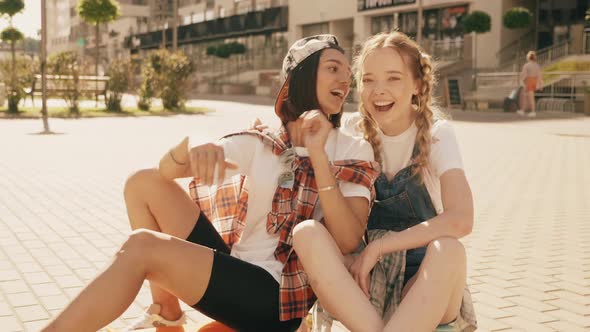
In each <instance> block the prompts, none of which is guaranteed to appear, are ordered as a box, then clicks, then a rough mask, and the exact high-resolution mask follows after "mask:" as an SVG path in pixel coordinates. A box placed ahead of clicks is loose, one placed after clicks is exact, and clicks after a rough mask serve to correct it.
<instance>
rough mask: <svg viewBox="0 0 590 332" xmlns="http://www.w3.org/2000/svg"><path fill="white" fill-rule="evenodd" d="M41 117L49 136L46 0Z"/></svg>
mask: <svg viewBox="0 0 590 332" xmlns="http://www.w3.org/2000/svg"><path fill="white" fill-rule="evenodd" d="M41 94H42V97H41V98H42V101H41V115H42V118H43V133H44V134H49V133H51V131H50V130H49V119H48V115H47V7H46V0H41Z"/></svg>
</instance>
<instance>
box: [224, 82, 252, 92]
mask: <svg viewBox="0 0 590 332" xmlns="http://www.w3.org/2000/svg"><path fill="white" fill-rule="evenodd" d="M221 93H223V94H224V95H253V94H255V93H256V87H254V86H251V85H247V84H232V83H227V84H223V85H222V86H221Z"/></svg>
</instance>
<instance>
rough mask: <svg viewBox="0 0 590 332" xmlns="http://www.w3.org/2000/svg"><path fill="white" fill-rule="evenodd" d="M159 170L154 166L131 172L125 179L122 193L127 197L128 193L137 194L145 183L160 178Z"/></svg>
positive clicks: (141, 190)
mask: <svg viewBox="0 0 590 332" xmlns="http://www.w3.org/2000/svg"><path fill="white" fill-rule="evenodd" d="M160 177H161V175H160V172H158V170H157V169H155V168H146V169H141V170H139V171H136V172H135V173H133V174H131V175H130V176H129V177H128V178H127V181H125V187H124V195H125V199H128V197H129V196H130V195H137V194H140V193H142V192H143V190H144V189H145V186H146V184H148V183H150V182H152V181H154V180H157V179H158V178H160Z"/></svg>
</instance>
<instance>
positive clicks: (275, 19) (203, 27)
mask: <svg viewBox="0 0 590 332" xmlns="http://www.w3.org/2000/svg"><path fill="white" fill-rule="evenodd" d="M288 16H289V14H288V7H273V8H268V9H265V10H261V11H254V12H249V13H246V14H242V15H233V16H229V17H224V18H218V19H215V20H209V21H205V22H199V23H194V24H189V25H184V26H181V27H179V28H178V44H190V43H197V42H201V41H208V40H215V39H223V38H235V37H241V36H248V35H253V34H264V33H272V32H277V31H287V29H288ZM165 33H166V43H167V44H170V43H171V42H172V29H167V30H166V32H165ZM133 39H135V40H136V41H137V40H138V41H139V43H137V42H135V45H136V46H135V47H137V48H140V49H150V48H157V47H159V46H160V44H161V43H162V31H161V30H160V31H153V32H148V33H143V34H139V35H135V36H129V37H127V38H125V42H124V45H125V46H126V47H127V48H134V46H133V44H134V43H132V40H133Z"/></svg>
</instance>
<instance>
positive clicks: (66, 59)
mask: <svg viewBox="0 0 590 332" xmlns="http://www.w3.org/2000/svg"><path fill="white" fill-rule="evenodd" d="M47 69H48V71H49V73H50V74H53V75H55V76H57V77H56V82H55V84H56V85H57V86H58V87H59V88H60V90H62V91H63V93H62V97H63V98H64V100H65V101H66V103H67V104H68V105H69V109H70V113H71V114H74V115H77V114H79V113H80V109H79V108H78V100H79V99H80V73H81V71H82V69H81V66H80V61H79V59H78V54H77V53H76V52H74V51H65V52H61V53H58V54H55V55H53V56H52V57H50V58H49V60H48V62H47Z"/></svg>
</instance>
